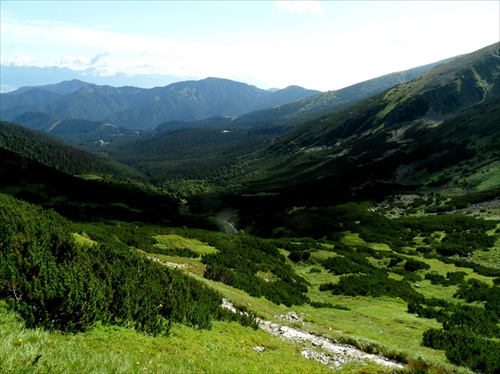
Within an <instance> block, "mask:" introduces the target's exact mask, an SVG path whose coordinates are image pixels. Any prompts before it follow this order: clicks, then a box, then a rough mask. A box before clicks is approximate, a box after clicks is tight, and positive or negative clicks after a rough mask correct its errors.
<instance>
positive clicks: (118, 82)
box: [0, 65, 195, 93]
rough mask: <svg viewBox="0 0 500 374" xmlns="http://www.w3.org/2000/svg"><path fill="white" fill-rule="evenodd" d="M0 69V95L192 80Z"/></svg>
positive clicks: (49, 69)
mask: <svg viewBox="0 0 500 374" xmlns="http://www.w3.org/2000/svg"><path fill="white" fill-rule="evenodd" d="M0 69H1V82H0V83H1V84H0V92H2V93H5V92H10V91H14V90H17V89H19V88H21V87H25V86H43V85H50V84H56V83H59V82H63V81H71V80H80V81H85V82H89V83H93V84H97V85H101V86H104V85H106V86H115V87H123V86H135V87H144V88H152V87H158V86H166V85H168V84H172V83H175V82H179V81H186V80H192V79H195V77H191V76H173V75H166V74H137V75H129V74H125V73H117V74H115V75H101V74H100V73H99V72H98V71H97V70H96V69H93V68H90V69H86V70H72V69H69V68H60V67H57V66H47V67H37V66H10V65H0Z"/></svg>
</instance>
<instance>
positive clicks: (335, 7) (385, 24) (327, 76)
mask: <svg viewBox="0 0 500 374" xmlns="http://www.w3.org/2000/svg"><path fill="white" fill-rule="evenodd" d="M0 10H1V20H0V22H1V23H0V48H1V50H0V52H1V54H0V55H1V64H2V65H15V66H39V67H44V66H59V67H68V68H71V69H75V70H85V69H89V68H93V69H95V72H97V74H100V75H113V74H116V73H118V72H122V73H126V74H128V75H136V74H166V75H172V76H177V77H179V80H182V79H181V77H185V76H190V77H195V78H198V79H203V78H206V77H218V78H227V79H232V80H236V81H240V82H245V83H249V84H254V85H256V86H258V87H260V88H264V89H267V88H284V87H287V86H290V85H299V86H302V87H306V88H309V89H317V90H321V91H328V90H336V89H339V88H343V87H347V86H349V85H351V84H354V83H357V82H361V81H364V80H367V79H371V78H375V77H378V76H381V75H384V74H388V73H392V72H396V71H402V70H406V69H410V68H413V67H417V66H420V65H425V64H428V63H432V62H435V61H439V60H442V59H445V58H448V57H452V56H456V55H459V54H464V53H470V52H473V51H476V50H478V49H480V48H482V47H485V46H487V45H490V44H493V43H495V42H498V41H499V39H500V1H499V0H490V1H472V0H471V1H449V0H448V1H402V0H401V1H375V0H372V1H352V0H350V1H312V0H309V1H284V0H279V1H209V0H205V1H160V0H156V1H118V0H113V1H90V0H87V1H54V0H52V1H41V0H37V1H21V0H15V1H14V0H1V1H0Z"/></svg>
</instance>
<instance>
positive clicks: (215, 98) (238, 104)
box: [0, 78, 320, 129]
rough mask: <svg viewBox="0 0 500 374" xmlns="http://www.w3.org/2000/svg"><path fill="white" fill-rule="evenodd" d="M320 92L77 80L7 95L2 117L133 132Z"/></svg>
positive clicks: (227, 83)
mask: <svg viewBox="0 0 500 374" xmlns="http://www.w3.org/2000/svg"><path fill="white" fill-rule="evenodd" d="M319 93H320V91H313V90H307V89H305V88H302V87H297V86H292V87H288V88H285V89H283V90H278V91H274V92H271V91H268V90H262V89H259V88H257V87H255V86H251V85H248V84H245V83H240V82H235V81H231V80H227V79H219V78H207V79H203V80H200V81H185V82H178V83H173V84H170V85H168V86H165V87H156V88H152V89H142V88H137V87H112V86H98V85H95V84H90V83H86V82H83V81H79V80H71V81H65V82H61V83H59V84H51V85H45V86H37V87H22V88H20V89H19V90H16V91H13V92H9V93H5V94H2V95H1V106H0V109H1V112H0V114H1V118H2V120H6V121H10V122H15V123H19V122H20V121H19V117H20V116H23V115H25V113H27V112H30V113H43V114H44V115H45V116H46V115H50V116H52V117H54V118H55V119H56V121H57V120H65V119H80V120H88V121H101V122H107V123H111V124H113V125H116V126H125V127H128V128H131V129H153V128H155V127H156V126H157V125H159V124H161V123H163V122H166V121H169V120H187V121H192V120H201V119H206V118H209V117H213V116H239V115H242V114H245V113H248V112H251V111H254V110H258V109H262V108H265V107H269V106H273V105H280V104H283V103H285V102H289V101H294V100H297V99H301V98H304V97H308V96H313V95H317V94H319ZM21 124H22V123H21Z"/></svg>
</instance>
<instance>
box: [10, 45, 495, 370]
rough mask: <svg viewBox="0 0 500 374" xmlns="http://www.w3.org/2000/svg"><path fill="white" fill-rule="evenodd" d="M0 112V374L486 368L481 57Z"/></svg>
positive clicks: (490, 226) (486, 95)
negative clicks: (367, 73) (338, 82)
mask: <svg viewBox="0 0 500 374" xmlns="http://www.w3.org/2000/svg"><path fill="white" fill-rule="evenodd" d="M96 95H97V96H96ZM150 97H157V98H158V99H154V100H152V101H149V100H150ZM1 99H2V112H1V119H2V122H1V123H0V176H1V177H0V336H2V339H1V342H0V371H2V372H6V373H10V372H12V373H14V372H20V371H21V372H36V373H45V372H64V373H78V372H82V371H85V372H116V373H139V372H154V373H174V372H175V373H192V372H197V373H198V372H200V373H201V372H204V373H214V372H223V373H236V372H238V373H239V372H247V373H261V372H266V373H323V372H325V373H331V372H332V371H333V372H342V373H463V374H465V373H474V372H477V373H491V374H492V373H497V372H499V370H500V359H499V356H498V354H497V352H499V351H500V151H499V150H500V143H499V140H500V126H499V113H500V107H499V102H500V54H499V44H498V43H496V44H493V45H491V46H487V47H485V48H483V49H481V50H478V51H476V52H473V53H471V54H468V55H463V56H458V57H453V58H450V59H447V60H444V61H440V62H439V63H435V64H431V65H428V66H427V65H426V66H425V67H419V68H415V69H411V70H408V71H405V72H401V73H393V74H392V75H388V76H384V77H379V78H375V79H372V80H370V81H366V82H362V83H359V84H357V85H354V86H351V87H347V88H344V89H341V90H338V91H329V92H324V93H321V92H313V91H311V90H306V89H303V88H300V87H294V86H292V87H289V88H286V89H284V90H281V91H275V92H270V91H264V90H260V89H258V88H256V87H254V86H248V85H244V84H242V83H238V82H232V81H228V80H219V79H218V78H208V79H206V80H203V81H188V82H182V83H177V84H173V85H169V86H166V87H159V88H156V89H152V90H151V91H149V90H141V89H137V88H134V87H121V88H116V87H111V86H97V85H91V84H87V83H85V82H81V81H71V82H63V83H61V84H57V85H51V86H41V87H35V88H33V87H28V88H23V89H20V90H18V92H17V93H16V91H14V92H12V93H8V94H1ZM210 100H213V101H212V102H210V103H209V101H210ZM139 102H141V103H143V104H144V105H143V106H140V107H139V106H135V107H133V106H132V105H131V103H136V104H137V103H139ZM195 102H202V103H203V104H202V105H201V106H196V105H195V104H194V103H195ZM96 103H98V104H96ZM266 103H267V104H266ZM84 104H85V105H84ZM172 108H176V109H175V110H174V109H172ZM16 120H18V121H16ZM105 123H106V125H105Z"/></svg>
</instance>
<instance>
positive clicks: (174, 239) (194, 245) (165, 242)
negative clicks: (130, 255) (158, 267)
mask: <svg viewBox="0 0 500 374" xmlns="http://www.w3.org/2000/svg"><path fill="white" fill-rule="evenodd" d="M153 238H154V239H155V240H156V241H157V244H155V246H156V247H158V248H175V249H183V248H187V249H190V250H192V251H193V252H196V253H198V254H199V255H205V254H210V253H216V252H217V249H216V248H214V247H211V246H209V245H207V244H205V243H202V242H200V241H199V240H196V239H188V238H185V237H183V236H180V235H175V234H169V235H155V236H154V237H153Z"/></svg>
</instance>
